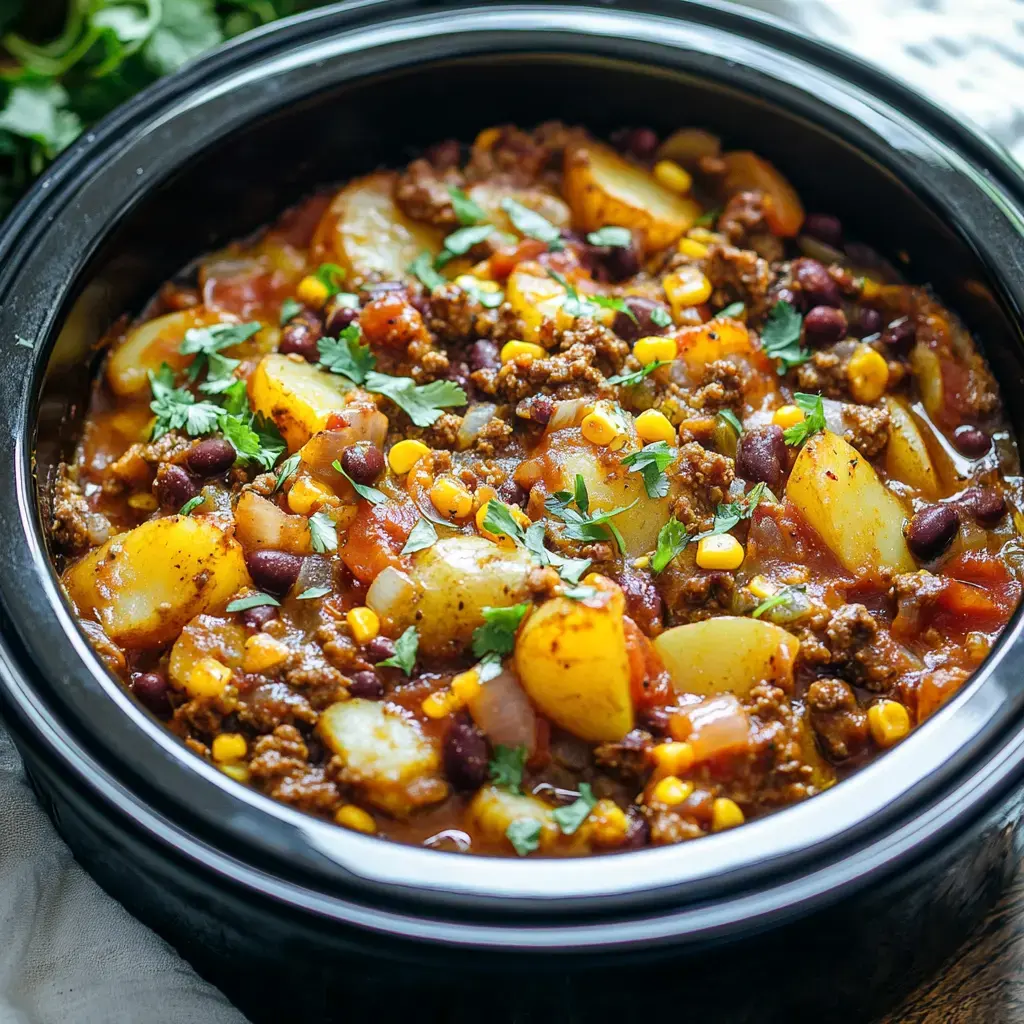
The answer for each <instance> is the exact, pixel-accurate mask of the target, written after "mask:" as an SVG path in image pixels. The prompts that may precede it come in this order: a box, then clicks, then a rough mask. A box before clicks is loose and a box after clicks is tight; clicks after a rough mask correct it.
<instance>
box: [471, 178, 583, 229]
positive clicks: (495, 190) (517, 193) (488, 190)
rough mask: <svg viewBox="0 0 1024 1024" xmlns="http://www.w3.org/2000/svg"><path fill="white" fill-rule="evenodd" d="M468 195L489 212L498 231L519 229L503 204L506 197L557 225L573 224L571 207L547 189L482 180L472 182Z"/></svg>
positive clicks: (488, 215) (567, 225)
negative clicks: (512, 185)
mask: <svg viewBox="0 0 1024 1024" xmlns="http://www.w3.org/2000/svg"><path fill="white" fill-rule="evenodd" d="M467 194H468V195H469V198H470V199H472V200H473V202H474V203H476V204H477V206H479V207H480V209H482V210H483V211H484V212H485V213H486V214H487V219H488V220H489V221H490V222H491V223H492V224H494V225H495V227H497V229H498V230H499V231H505V232H509V233H511V234H515V230H516V229H515V227H514V226H513V224H512V221H511V220H509V216H508V214H507V213H506V212H505V211H504V210H503V209H502V207H501V204H502V203H503V202H504V201H505V200H506V199H514V200H515V201H516V202H517V203H519V204H520V205H522V206H525V207H526V208H527V209H528V210H533V212H534V213H539V214H540V215H541V216H542V217H543V218H544V219H545V220H546V221H548V222H550V223H551V224H554V225H555V227H556V228H567V227H570V226H571V224H572V212H571V211H570V209H569V207H568V206H566V205H565V202H564V201H563V200H562V199H561V198H559V197H558V196H556V195H555V194H554V193H553V192H548V191H547V190H546V189H542V188H512V187H511V186H509V185H503V184H500V183H498V182H492V181H481V182H478V183H477V184H476V185H471V186H470V188H469V189H468V190H467Z"/></svg>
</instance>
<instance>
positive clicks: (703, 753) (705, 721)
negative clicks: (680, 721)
mask: <svg viewBox="0 0 1024 1024" xmlns="http://www.w3.org/2000/svg"><path fill="white" fill-rule="evenodd" d="M686 715H687V717H688V718H689V720H690V726H691V728H692V729H693V731H692V732H691V733H690V735H689V737H688V742H689V744H690V746H691V747H692V748H693V755H694V758H695V759H696V760H697V761H707V760H709V759H710V758H712V757H717V756H718V755H719V754H724V753H735V752H736V751H737V750H743V749H745V748H746V747H747V746H749V744H750V722H749V720H748V719H747V713H746V712H745V711H744V710H743V708H742V706H741V705H740V702H739V701H738V700H737V699H736V698H735V697H734V696H733V695H732V694H731V693H730V694H723V695H722V696H721V697H712V698H710V699H709V700H703V701H701V702H700V704H698V705H696V706H695V707H691V708H688V709H687V711H686Z"/></svg>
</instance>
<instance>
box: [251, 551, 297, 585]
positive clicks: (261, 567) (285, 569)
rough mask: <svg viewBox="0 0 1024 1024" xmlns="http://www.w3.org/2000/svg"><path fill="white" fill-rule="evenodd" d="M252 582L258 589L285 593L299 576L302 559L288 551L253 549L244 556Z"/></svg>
mask: <svg viewBox="0 0 1024 1024" xmlns="http://www.w3.org/2000/svg"><path fill="white" fill-rule="evenodd" d="M245 564H246V567H247V568H248V570H249V575H250V576H251V577H252V581H253V583H255V584H256V586H257V587H259V588H260V590H264V591H266V592H267V593H268V594H274V595H275V596H278V597H280V596H281V595H282V594H287V593H288V591H289V590H291V588H292V587H293V586H294V585H295V581H296V580H297V579H298V578H299V570H300V569H301V568H302V559H301V558H300V557H299V556H298V555H293V554H291V553H290V552H288V551H266V550H264V551H253V552H251V553H249V554H248V555H246V556H245Z"/></svg>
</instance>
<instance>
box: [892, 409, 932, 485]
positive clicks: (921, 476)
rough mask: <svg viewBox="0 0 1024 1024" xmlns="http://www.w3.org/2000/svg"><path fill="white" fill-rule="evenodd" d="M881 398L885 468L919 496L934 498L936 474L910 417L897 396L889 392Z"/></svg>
mask: <svg viewBox="0 0 1024 1024" xmlns="http://www.w3.org/2000/svg"><path fill="white" fill-rule="evenodd" d="M884 401H885V405H886V408H888V410H889V444H888V446H887V447H886V449H885V471H886V472H887V473H888V474H889V476H890V477H892V478H893V479H895V480H900V481H902V482H903V483H905V484H908V485H909V486H910V487H913V488H914V489H915V490H917V491H919V492H920V494H921V496H922V497H924V498H937V497H938V496H939V476H938V474H937V473H936V472H935V466H934V465H933V464H932V459H931V456H930V455H929V454H928V446H927V444H925V440H924V438H923V437H922V436H921V431H920V430H919V429H918V426H917V424H916V423H915V422H914V417H913V416H912V415H911V413H910V410H909V409H908V408H907V407H906V405H905V404H904V403H903V402H902V401H900V399H898V398H893V397H891V396H889V397H887V398H885V399H884Z"/></svg>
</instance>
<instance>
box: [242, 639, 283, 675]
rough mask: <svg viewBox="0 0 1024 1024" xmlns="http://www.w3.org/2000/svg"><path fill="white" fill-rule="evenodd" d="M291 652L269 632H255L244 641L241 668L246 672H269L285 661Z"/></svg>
mask: <svg viewBox="0 0 1024 1024" xmlns="http://www.w3.org/2000/svg"><path fill="white" fill-rule="evenodd" d="M291 653H292V652H291V649H290V648H289V647H288V646H287V645H285V644H283V643H281V641H280V640H276V639H275V638H274V637H272V636H270V634H269V633H256V634H254V635H253V636H251V637H249V639H248V640H246V641H245V652H244V653H243V655H242V668H243V669H244V670H245V671H246V672H269V671H270V670H271V669H274V668H277V666H278V665H281V664H283V663H284V662H285V661H287V660H288V658H289V657H290V656H291Z"/></svg>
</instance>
